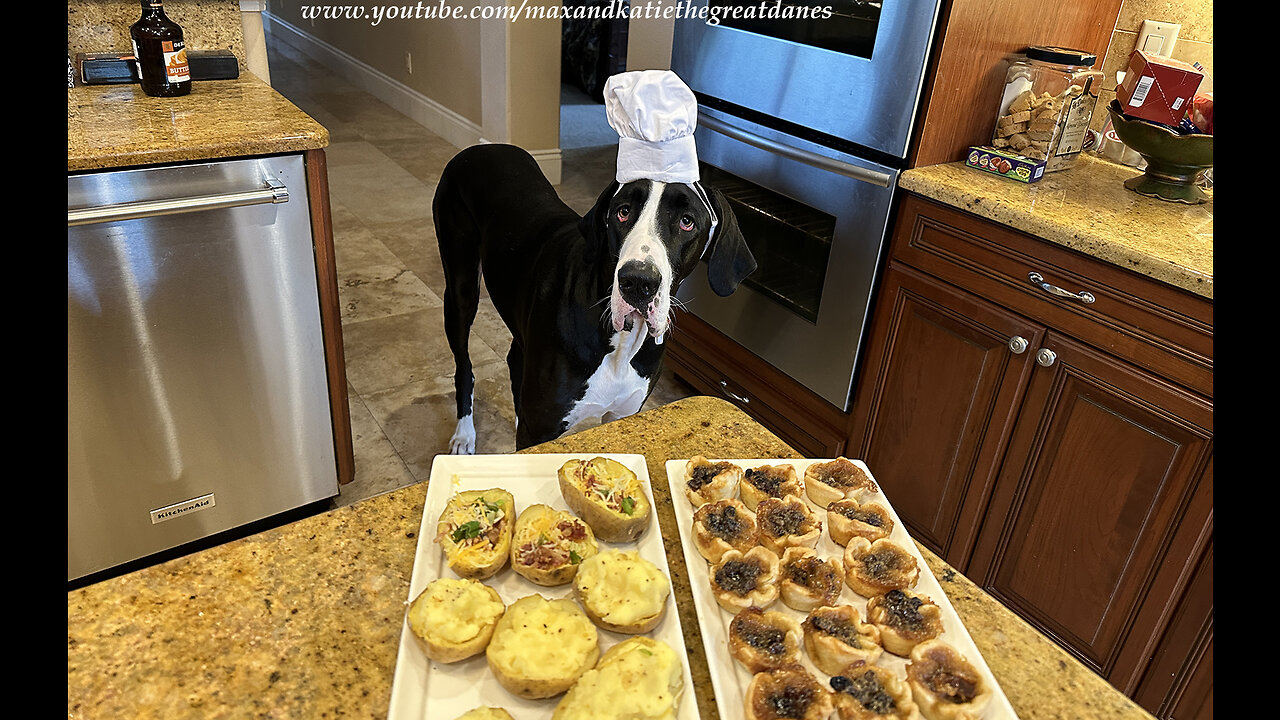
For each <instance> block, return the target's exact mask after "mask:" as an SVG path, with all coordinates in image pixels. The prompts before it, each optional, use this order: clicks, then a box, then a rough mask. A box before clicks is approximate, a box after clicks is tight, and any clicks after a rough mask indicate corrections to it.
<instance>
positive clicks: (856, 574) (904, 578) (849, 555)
mask: <svg viewBox="0 0 1280 720" xmlns="http://www.w3.org/2000/svg"><path fill="white" fill-rule="evenodd" d="M919 579H920V566H919V565H918V564H916V558H915V556H914V555H912V554H911V553H909V552H907V551H906V550H903V549H902V548H901V547H899V546H898V545H897V544H896V543H894V542H892V541H890V540H884V539H880V540H876V541H875V542H871V541H869V540H867V539H866V538H861V537H855V538H852V539H851V540H849V544H848V545H847V546H846V547H845V549H844V581H845V582H846V583H848V584H849V587H851V588H853V591H854V592H856V593H858V594H859V595H861V596H863V597H866V598H869V597H872V596H874V595H879V594H881V593H885V592H888V591H890V590H894V589H898V590H901V589H903V588H909V587H913V586H914V585H915V584H916V581H917V580H919Z"/></svg>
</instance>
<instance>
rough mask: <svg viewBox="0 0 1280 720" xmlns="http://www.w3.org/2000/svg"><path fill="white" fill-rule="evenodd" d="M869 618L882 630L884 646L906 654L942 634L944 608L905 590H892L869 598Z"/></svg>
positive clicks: (898, 653) (881, 636)
mask: <svg viewBox="0 0 1280 720" xmlns="http://www.w3.org/2000/svg"><path fill="white" fill-rule="evenodd" d="M867 620H869V621H870V622H871V624H872V625H875V626H876V628H878V629H879V630H880V644H881V645H883V646H884V649H885V650H888V651H889V652H891V653H893V654H894V655H901V656H902V657H906V656H907V654H908V653H910V652H911V648H913V647H915V646H916V645H918V644H920V643H922V642H925V641H926V640H931V639H933V638H936V637H938V636H939V635H941V634H942V609H941V608H939V607H938V605H937V603H935V602H934V601H932V600H930V599H929V598H928V597H926V596H924V595H916V594H914V593H909V592H905V591H903V590H890V591H889V592H887V593H885V594H883V595H876V596H875V597H873V598H871V599H870V600H868V601H867Z"/></svg>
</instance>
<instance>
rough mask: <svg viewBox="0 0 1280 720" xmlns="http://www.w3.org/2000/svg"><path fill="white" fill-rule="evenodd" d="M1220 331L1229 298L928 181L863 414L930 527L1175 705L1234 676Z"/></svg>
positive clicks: (888, 286) (860, 424) (1090, 655)
mask: <svg viewBox="0 0 1280 720" xmlns="http://www.w3.org/2000/svg"><path fill="white" fill-rule="evenodd" d="M1033 273H1034V274H1035V277H1034V281H1033ZM1046 284H1047V285H1048V288H1047V289H1046V287H1045V285H1046ZM1051 291H1056V292H1057V293H1058V294H1054V292H1051ZM1086 294H1087V296H1086ZM1086 297H1090V298H1092V300H1091V301H1090V302H1086V301H1085V298H1086ZM1212 337H1213V323H1212V302H1211V301H1208V300H1205V299H1203V298H1199V297H1196V296H1192V295H1190V294H1188V293H1184V292H1182V291H1179V290H1176V289H1175V288H1171V287H1169V286H1167V285H1164V284H1162V283H1159V282H1156V281H1154V280H1150V279H1148V278H1145V277H1141V276H1138V275H1136V274H1133V273H1129V272H1127V271H1124V270H1123V269H1121V268H1117V267H1115V266H1112V265H1109V264H1106V263H1102V262H1099V261H1097V260H1095V259H1092V258H1089V257H1086V256H1083V255H1080V254H1078V253H1074V252H1072V251H1070V250H1068V249H1066V248H1062V247H1059V246H1055V245H1053V244H1051V243H1048V242H1045V241H1042V240H1040V239H1038V238H1034V237H1031V236H1028V235H1025V234H1022V233H1019V232H1016V231H1013V230H1011V229H1009V228H1007V227H1004V226H1000V225H996V224H994V223H989V222H987V221H985V220H982V219H980V218H977V217H975V216H972V215H969V214H967V213H963V212H960V211H957V210H954V209H952V208H949V207H945V206H942V205H938V204H936V203H932V202H930V201H927V200H924V199H922V198H919V197H917V196H914V195H907V196H906V197H905V198H904V202H903V205H902V208H901V211H900V213H899V219H898V223H897V226H896V229H895V231H894V236H893V240H892V247H891V249H890V255H889V262H888V266H887V268H886V272H885V275H884V280H883V284H882V287H881V290H880V293H879V295H878V300H877V304H876V309H875V311H874V316H873V319H872V323H871V326H870V334H869V337H868V339H867V344H868V350H867V353H866V356H865V358H864V361H863V366H862V368H861V370H860V376H859V380H858V384H857V388H856V391H855V396H854V411H853V413H852V416H851V422H850V441H849V445H848V447H847V452H848V454H850V455H851V456H859V457H862V458H863V459H864V460H866V462H867V463H868V465H869V466H870V467H872V468H873V469H874V472H875V473H876V477H877V479H878V480H879V481H880V482H881V484H882V485H883V486H884V487H885V491H886V493H887V494H888V495H889V496H890V497H891V498H893V499H894V507H895V509H896V510H897V511H898V513H899V515H900V516H901V517H902V518H903V521H904V522H905V523H906V524H907V525H908V527H909V529H910V531H911V533H912V535H913V536H914V537H915V538H917V539H918V540H920V541H921V542H922V543H924V544H926V545H928V546H929V547H930V548H931V549H933V550H934V551H935V552H937V553H938V554H939V555H941V556H942V557H943V558H945V559H946V560H947V561H948V562H949V563H950V564H952V565H953V566H955V567H956V568H958V569H960V570H961V571H962V572H964V573H965V574H966V575H967V576H968V577H970V578H971V579H973V580H974V581H975V582H977V583H978V584H979V585H980V586H982V587H983V588H984V589H985V590H986V591H987V592H989V593H990V594H991V595H992V596H994V597H996V598H997V599H998V600H1000V601H1001V602H1002V603H1004V604H1005V605H1006V606H1008V607H1009V608H1011V609H1012V610H1014V611H1015V612H1017V613H1018V614H1020V615H1021V616H1022V617H1024V618H1026V619H1027V620H1028V622H1030V623H1031V624H1032V625H1034V626H1035V627H1037V628H1038V629H1039V630H1041V631H1042V632H1044V633H1045V634H1046V635H1047V636H1049V637H1051V638H1054V639H1055V640H1056V641H1058V642H1059V643H1060V644H1061V645H1062V646H1063V647H1065V648H1066V649H1067V650H1068V651H1070V652H1072V653H1073V654H1074V655H1075V656H1076V657H1078V658H1079V659H1080V661H1081V662H1083V663H1084V664H1086V665H1087V666H1089V667H1091V668H1092V669H1094V670H1095V671H1096V672H1098V673H1099V674H1101V675H1102V676H1104V677H1106V678H1107V679H1108V680H1109V681H1110V682H1111V683H1112V684H1113V685H1115V686H1116V687H1117V688H1119V689H1121V690H1122V691H1124V692H1126V693H1127V694H1129V695H1130V696H1132V697H1135V699H1138V700H1139V702H1142V703H1143V704H1144V705H1145V706H1146V707H1147V708H1148V709H1150V710H1152V711H1153V712H1157V711H1159V712H1162V713H1166V714H1165V716H1166V717H1172V713H1173V711H1174V709H1175V708H1181V709H1179V710H1178V712H1179V713H1180V715H1179V717H1181V716H1182V715H1181V713H1182V710H1183V709H1186V708H1189V707H1193V706H1195V705H1196V704H1197V703H1199V704H1200V705H1204V704H1205V703H1206V702H1207V701H1206V700H1205V699H1204V698H1205V697H1209V696H1211V693H1212V690H1211V687H1212V686H1211V676H1212V670H1211V667H1212V591H1211V586H1210V584H1209V582H1208V581H1207V577H1208V576H1207V574H1206V570H1205V568H1206V567H1211V564H1212V550H1211V547H1212V545H1211V543H1212V516H1213V512H1212V509H1213V494H1212V488H1213V484H1212V448H1213V404H1212V372H1213V364H1212ZM1206 617H1207V618H1208V620H1207V621H1206ZM1180 654H1181V656H1180ZM1187 654H1190V655H1194V657H1195V660H1194V662H1193V661H1190V660H1188V661H1187V662H1183V660H1184V658H1185V657H1187ZM1206 668H1208V669H1207V670H1206ZM1206 682H1208V683H1210V684H1209V685H1207V686H1206V685H1205V683H1206Z"/></svg>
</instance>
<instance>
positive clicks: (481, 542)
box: [436, 488, 516, 580]
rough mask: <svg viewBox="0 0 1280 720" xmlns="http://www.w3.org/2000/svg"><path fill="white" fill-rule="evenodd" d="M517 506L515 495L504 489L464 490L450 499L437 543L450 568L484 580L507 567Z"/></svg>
mask: <svg viewBox="0 0 1280 720" xmlns="http://www.w3.org/2000/svg"><path fill="white" fill-rule="evenodd" d="M515 506H516V501H515V498H514V497H513V496H512V495H511V493H510V492H507V491H506V490H503V489H501V488H492V489H489V490H464V491H462V492H459V493H457V494H455V495H454V496H453V497H451V498H449V501H448V502H447V503H446V504H445V507H444V510H443V511H442V512H441V513H440V520H439V521H438V522H437V523H436V542H438V543H440V546H441V547H442V548H443V549H444V556H445V563H446V564H447V565H448V566H449V568H450V569H452V570H453V571H454V572H455V573H457V574H458V575H459V576H461V577H464V578H469V579H472V580H484V579H486V578H490V577H493V576H494V575H496V574H497V573H498V571H499V570H501V569H502V568H503V567H504V566H506V564H507V558H508V557H509V556H510V553H511V539H512V534H513V531H514V524H515V517H516V512H515Z"/></svg>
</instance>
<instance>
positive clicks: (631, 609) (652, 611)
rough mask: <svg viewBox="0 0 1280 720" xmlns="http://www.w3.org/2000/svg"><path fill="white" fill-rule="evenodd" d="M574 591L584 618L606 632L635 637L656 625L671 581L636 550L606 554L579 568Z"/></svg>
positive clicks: (584, 563) (660, 618) (669, 591)
mask: <svg viewBox="0 0 1280 720" xmlns="http://www.w3.org/2000/svg"><path fill="white" fill-rule="evenodd" d="M573 589H574V592H575V594H576V596H577V598H578V602H580V603H582V609H583V610H585V611H586V613H587V617H589V618H591V621H592V622H594V623H595V624H596V625H599V626H600V627H602V628H604V629H605V630H612V631H613V632H618V633H625V634H628V635H638V634H640V633H647V632H649V631H650V630H652V629H653V628H654V627H656V626H657V625H658V622H660V621H661V620H662V617H663V615H664V613H665V612H666V609H667V596H669V595H670V594H671V581H670V580H669V579H668V578H667V576H666V575H664V574H662V570H660V569H659V568H658V566H657V565H654V564H653V563H651V562H649V561H648V560H646V559H644V558H642V557H640V553H638V552H636V551H635V550H617V549H614V550H605V551H604V552H601V553H597V554H596V555H593V556H591V557H589V558H587V559H586V560H583V561H582V565H580V566H579V567H578V574H577V575H575V576H574V578H573Z"/></svg>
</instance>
